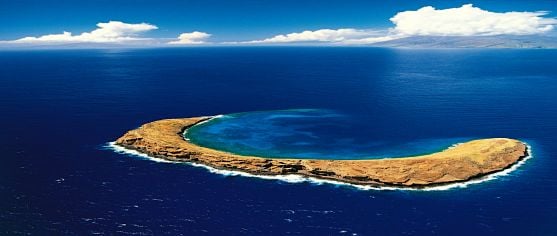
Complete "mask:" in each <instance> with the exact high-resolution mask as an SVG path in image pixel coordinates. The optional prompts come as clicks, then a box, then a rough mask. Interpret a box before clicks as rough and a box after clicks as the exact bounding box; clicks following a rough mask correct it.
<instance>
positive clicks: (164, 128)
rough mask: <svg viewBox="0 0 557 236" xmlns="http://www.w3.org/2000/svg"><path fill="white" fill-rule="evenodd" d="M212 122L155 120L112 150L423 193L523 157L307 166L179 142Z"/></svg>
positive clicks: (506, 148) (505, 142)
mask: <svg viewBox="0 0 557 236" xmlns="http://www.w3.org/2000/svg"><path fill="white" fill-rule="evenodd" d="M209 118H211V117H194V118H182V119H165V120H158V121H154V122H151V123H147V124H144V125H142V126H141V127H139V128H137V129H134V130H130V131H128V132H127V133H126V134H124V135H123V136H122V137H120V138H119V139H118V140H116V144H117V145H120V146H123V147H125V148H128V149H133V150H137V151H140V152H142V153H146V154H148V155H151V156H153V157H157V158H162V159H167V160H172V161H184V162H195V163H201V164H205V165H208V166H211V167H214V168H218V169H228V170H238V171H244V172H248V173H252V174H260V175H284V174H299V175H304V176H310V177H315V178H321V179H330V180H336V181H342V182H348V183H354V184H362V185H373V186H385V185H389V186H411V187H424V186H428V185H439V184H447V183H453V182H462V181H466V180H469V179H472V178H476V177H481V176H484V175H487V174H490V173H493V172H497V171H500V170H503V169H505V168H508V167H510V166H511V165H513V164H514V163H516V162H518V161H519V160H520V159H522V158H524V157H526V156H527V155H528V151H527V146H526V145H525V144H524V143H522V142H520V141H518V140H514V139H508V138H491V139H479V140H473V141H470V142H466V143H463V144H460V145H458V146H456V147H454V148H450V149H447V150H444V151H441V152H437V153H433V154H428V155H422V156H415V157H397V158H385V159H370V160H310V159H279V158H262V157H255V156H242V155H236V154H232V153H227V152H223V151H218V150H213V149H209V148H205V147H200V146H197V145H195V144H193V143H191V142H188V141H186V140H184V138H183V137H182V133H183V132H184V130H186V129H188V128H189V127H191V126H193V125H195V124H197V123H199V122H202V121H205V120H207V119H209Z"/></svg>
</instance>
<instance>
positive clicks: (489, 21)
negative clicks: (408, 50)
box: [390, 4, 557, 36]
mask: <svg viewBox="0 0 557 236" xmlns="http://www.w3.org/2000/svg"><path fill="white" fill-rule="evenodd" d="M547 14H548V13H547V12H543V11H539V12H504V13H497V12H490V11H486V10H482V9H480V8H478V7H474V6H473V5H472V4H466V5H463V6H461V7H459V8H449V9H435V8H433V7H431V6H427V7H422V8H420V9H418V10H416V11H404V12H399V13H398V14H396V15H395V16H394V17H392V18H391V19H390V20H391V21H392V22H393V23H394V24H395V27H394V32H395V33H398V34H402V35H408V36H415V35H424V36H489V35H502V34H507V35H509V34H510V35H528V34H540V33H544V32H548V31H551V30H552V29H553V27H554V25H556V24H557V20H556V19H554V18H545V17H543V16H545V15H547Z"/></svg>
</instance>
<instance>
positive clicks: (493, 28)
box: [240, 4, 557, 44]
mask: <svg viewBox="0 0 557 236" xmlns="http://www.w3.org/2000/svg"><path fill="white" fill-rule="evenodd" d="M547 14H548V13H547V12H545V11H538V12H504V13H497V12H490V11H486V10H482V9H480V8H478V7H474V6H473V5H472V4H466V5H463V6H461V7H458V8H449V9H440V10H438V9H435V8H433V7H431V6H427V7H422V8H420V9H418V10H415V11H404V12H399V13H397V14H396V15H395V16H393V17H392V18H391V19H390V20H391V22H393V24H394V27H392V28H390V29H388V30H370V29H353V28H345V29H320V30H314V31H311V30H306V31H303V32H297V33H289V34H280V35H276V36H274V37H271V38H267V39H262V40H254V41H247V42H240V43H293V42H325V43H335V44H372V43H377V42H383V41H389V40H394V39H400V38H405V37H410V36H489V35H501V34H510V35H528V34H540V33H545V32H548V31H551V30H553V28H554V26H555V25H557V19H555V18H548V17H544V16H545V15H547Z"/></svg>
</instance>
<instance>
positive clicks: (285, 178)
mask: <svg viewBox="0 0 557 236" xmlns="http://www.w3.org/2000/svg"><path fill="white" fill-rule="evenodd" d="M103 147H104V148H106V149H109V150H112V151H113V152H116V153H118V154H122V155H128V156H134V157H136V158H140V159H144V160H149V161H154V162H161V163H166V164H183V165H188V166H191V167H195V168H202V169H205V170H206V171H208V172H209V173H212V174H217V175H222V176H227V177H228V176H233V177H235V176H240V177H244V178H256V179H262V180H275V181H282V182H286V183H310V184H314V185H323V184H330V185H335V186H342V187H349V188H353V189H357V190H362V191H369V190H391V191H395V190H402V191H446V190H451V189H456V188H467V187H468V186H470V185H475V184H481V183H485V182H488V181H492V180H495V179H497V178H499V177H503V176H507V175H509V174H510V173H512V172H513V171H515V170H517V169H518V168H519V167H520V166H522V165H524V164H525V163H526V161H527V160H529V159H531V158H533V154H532V151H531V150H532V149H531V146H530V145H528V156H526V157H524V158H522V159H521V160H520V161H518V162H516V163H515V164H513V165H511V166H509V167H508V168H506V169H504V170H501V171H498V172H494V173H491V174H487V175H485V176H481V177H477V178H474V179H470V180H467V181H463V182H454V183H446V184H439V185H434V186H424V187H404V186H370V185H359V184H352V183H347V182H340V181H333V180H325V179H318V178H313V177H307V176H303V175H296V174H292V175H256V174H250V173H247V172H243V171H238V170H225V169H216V168H214V167H211V166H208V165H204V164H200V163H195V162H183V161H170V160H166V159H161V158H157V157H153V156H150V155H147V154H145V153H142V152H139V151H136V150H133V149H127V148H125V147H122V146H120V145H118V144H116V142H108V143H107V144H106V145H105V146H103Z"/></svg>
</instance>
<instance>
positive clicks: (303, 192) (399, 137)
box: [0, 47, 557, 235]
mask: <svg viewBox="0 0 557 236" xmlns="http://www.w3.org/2000/svg"><path fill="white" fill-rule="evenodd" d="M555 58H557V51H555V50H472V49H470V50H397V49H380V48H319V47H314V48H303V47H237V48H226V47H222V48H184V49H135V50H123V49H122V50H44V51H40V50H31V51H3V52H0V109H1V111H2V113H1V114H2V115H1V116H0V121H1V123H2V124H3V127H2V131H1V132H0V141H1V142H2V145H1V146H0V150H1V153H2V155H1V158H2V164H1V165H0V234H8V235H13V234H26V233H34V234H38V235H59V234H70V235H71V234H74V235H83V234H93V233H98V234H143V235H165V234H167V235H178V234H182V235H203V234H207V235H222V234H233V235H287V234H288V235H309V234H312V235H313V234H315V235H470V234H474V235H504V234H506V235H556V234H557V225H556V224H555V222H556V221H555V220H556V219H557V201H555V200H556V199H557V176H556V175H555V170H556V168H557V167H556V165H557V159H556V158H557V155H556V154H555V153H557V146H556V145H555V143H557V123H556V122H555V121H556V120H557V94H556V93H555V91H557V67H555V66H554V59H555ZM252 111H264V112H261V113H263V114H264V115H265V116H266V117H267V118H268V117H272V116H276V115H300V111H302V113H304V112H303V111H306V112H307V111H311V112H310V113H312V112H313V113H318V116H315V115H313V118H311V117H310V119H309V121H310V122H307V121H308V120H306V119H301V120H296V121H294V122H292V121H288V118H285V117H282V118H278V122H275V123H273V122H271V125H270V126H269V123H266V124H267V125H255V126H254V125H252V127H251V128H252V130H253V132H251V133H249V134H250V135H246V136H244V137H241V136H238V133H237V132H236V133H235V132H227V133H228V134H230V135H231V136H230V137H221V136H220V135H219V136H218V137H215V139H206V140H205V141H209V144H207V145H210V143H211V142H212V143H215V142H217V141H219V140H220V141H223V142H221V143H217V144H219V147H220V148H227V147H225V146H226V144H230V143H229V142H228V140H233V141H235V142H237V143H236V144H237V145H236V146H240V148H239V149H237V151H238V150H240V151H241V150H244V151H246V150H247V151H248V152H260V153H261V155H272V156H275V155H276V156H282V155H296V154H298V155H300V157H306V156H314V155H317V156H321V157H323V158H338V157H341V156H344V157H351V158H363V157H364V156H365V157H369V156H376V157H378V156H382V155H398V154H407V153H420V152H429V151H431V150H434V149H443V148H445V147H446V146H447V145H450V144H452V143H454V142H459V140H463V139H464V140H465V139H470V138H484V137H511V138H518V139H521V140H524V141H526V142H528V144H530V145H531V147H532V154H533V155H532V158H531V159H529V160H527V161H526V162H525V163H524V164H523V165H521V166H520V167H519V168H517V169H516V170H515V171H512V172H510V173H509V174H508V175H504V176H498V177H497V178H496V179H493V180H490V181H486V182H483V183H478V184H473V185H468V186H465V187H458V188H451V189H449V190H445V191H407V190H373V189H372V190H361V189H358V188H354V187H350V186H344V185H334V184H319V183H316V182H311V181H305V182H300V181H290V182H286V181H280V180H273V179H271V180H269V179H258V178H246V177H242V176H233V175H230V174H228V173H220V174H219V173H213V172H215V171H213V172H211V171H208V170H207V169H205V168H199V167H196V166H192V165H186V164H175V163H165V162H155V161H150V160H148V159H145V158H141V157H138V156H133V155H124V154H122V153H117V152H115V151H114V150H112V149H110V148H107V143H109V142H111V141H114V140H115V139H116V138H118V137H119V136H120V135H122V134H123V133H124V132H126V131H127V130H129V129H133V128H135V127H137V126H139V125H141V124H143V123H146V122H149V121H153V120H157V119H162V118H173V117H191V116H200V115H217V114H244V116H242V117H244V118H242V119H238V120H237V121H238V122H230V123H229V122H223V123H222V124H223V125H222V126H220V127H221V128H223V127H224V128H226V129H230V125H231V124H242V122H244V123H245V122H246V120H247V121H250V120H251V121H257V120H260V119H259V118H257V113H250V112H252ZM265 111H266V112H265ZM245 112H247V113H245ZM261 113H259V114H261ZM289 113H290V114H289ZM292 113H294V114H292ZM246 114H247V116H248V117H247V118H248V119H245V118H246V117H245V115H246ZM254 115H255V117H253V116H254ZM306 115H307V114H306ZM250 117H251V118H250ZM316 119H317V120H316ZM331 119H332V120H333V121H336V120H338V119H340V120H341V121H342V122H338V123H337V122H332V123H333V124H332V126H327V125H326V124H327V123H329V125H331V124H330V123H331V122H330V121H331ZM287 121H288V122H287ZM248 123H249V124H253V122H251V123H250V122H248ZM316 123H317V124H320V125H318V126H313V124H316ZM285 127H286V128H285ZM209 128H210V127H209ZM213 128H215V129H212V130H211V129H205V131H204V132H209V131H211V132H216V133H219V134H222V130H223V129H221V130H220V131H219V129H218V126H213ZM240 128H242V129H243V128H244V126H242V127H240ZM281 128H283V129H286V130H287V131H289V132H288V133H287V137H286V138H284V136H282V138H281V136H280V135H275V136H270V137H262V138H258V137H261V135H260V134H264V133H266V132H265V130H275V131H276V130H282V129H281ZM226 129H224V130H226ZM236 129H237V128H236ZM261 130H263V131H261ZM200 131H203V130H200ZM290 131H295V132H294V134H295V135H294V137H290V136H288V135H290V134H292V133H290ZM206 134H207V133H206ZM209 134H210V132H209ZM258 134H259V136H258ZM186 135H187V134H186ZM254 135H255V136H254ZM312 135H313V136H315V135H317V136H316V137H318V138H317V139H315V140H313V139H308V138H307V137H311V136H312ZM250 136H251V137H250ZM196 137H197V140H196V141H197V142H202V140H201V138H203V135H197V136H196ZM238 137H240V138H241V139H237V138H238ZM254 137H255V138H254ZM341 138H342V139H343V140H339V139H341ZM280 140H283V141H284V142H282V143H281V142H278V141H280ZM301 140H312V141H311V142H309V143H298V145H297V146H296V145H293V143H296V142H303V141H301ZM292 141H295V142H292ZM327 142H333V143H334V144H335V145H334V146H336V147H342V148H334V147H331V145H327ZM412 143H413V144H416V143H418V144H417V145H408V144H412ZM223 144H224V145H223ZM400 145H402V146H403V147H405V149H401V148H398V146H400ZM299 146H302V148H299ZM232 148H234V147H232ZM283 148H284V149H283ZM281 150H282V152H287V153H280V152H281ZM397 151H398V152H401V153H396V152H397ZM327 155H329V156H327ZM223 174H226V175H223Z"/></svg>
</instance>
